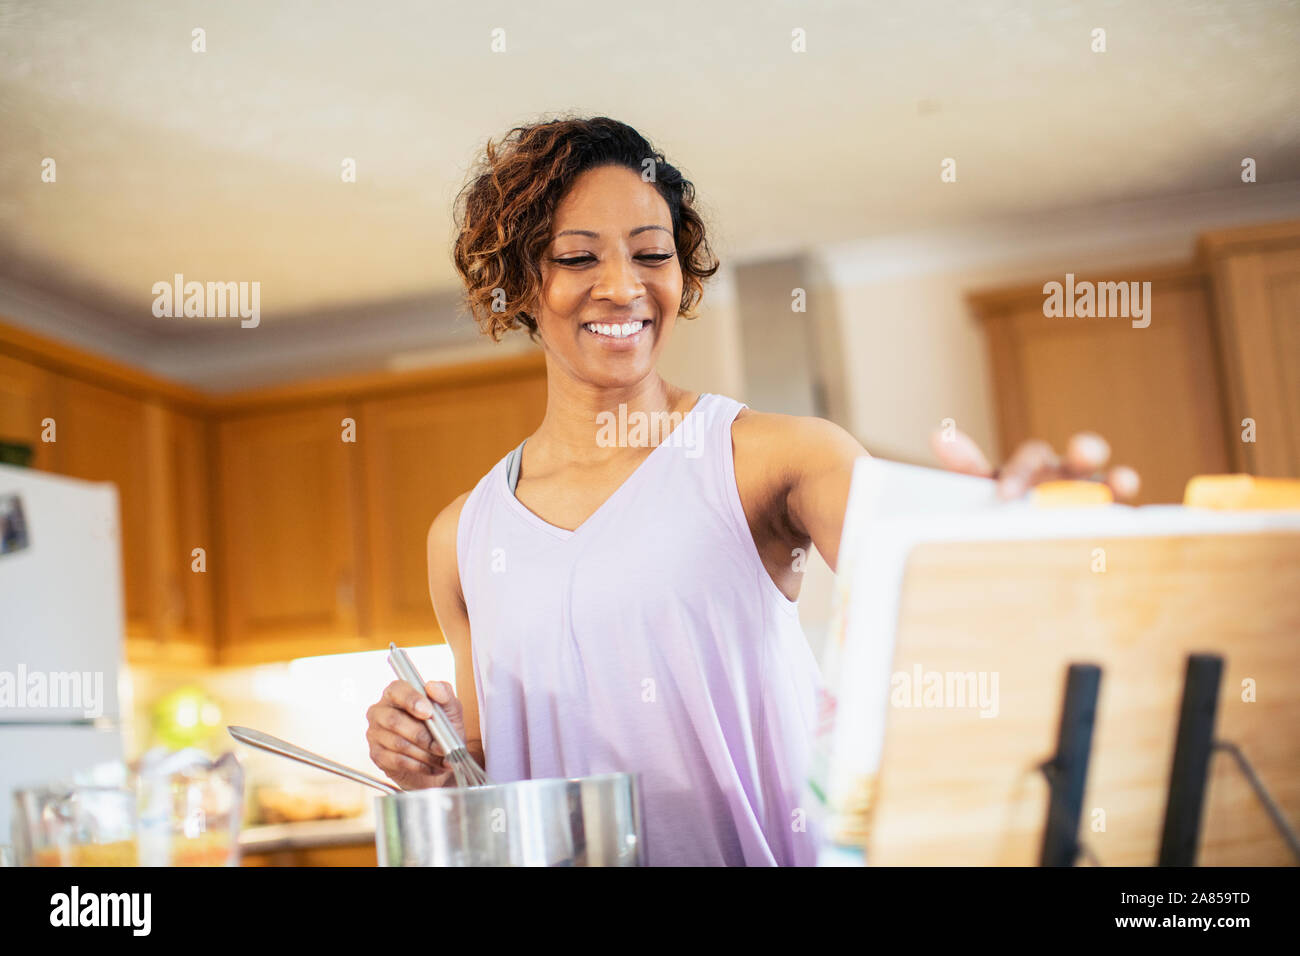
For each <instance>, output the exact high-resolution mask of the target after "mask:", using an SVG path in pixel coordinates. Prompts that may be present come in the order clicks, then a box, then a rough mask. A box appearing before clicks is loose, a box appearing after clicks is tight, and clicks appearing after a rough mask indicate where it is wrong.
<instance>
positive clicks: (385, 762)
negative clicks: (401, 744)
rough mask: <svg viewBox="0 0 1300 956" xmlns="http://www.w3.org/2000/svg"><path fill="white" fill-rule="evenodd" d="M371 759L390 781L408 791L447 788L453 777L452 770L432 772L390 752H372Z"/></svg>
mask: <svg viewBox="0 0 1300 956" xmlns="http://www.w3.org/2000/svg"><path fill="white" fill-rule="evenodd" d="M370 759H371V760H373V761H374V762H375V766H376V767H378V768H379V769H380V770H382V771H383V772H384V773H385V774H387V775H388V778H389V779H390V780H392V781H393V782H394V783H396V784H398V785H399V786H401V787H402V788H404V789H406V790H426V789H428V788H430V787H445V786H447V783H448V781H449V779H450V778H451V776H452V772H451V771H450V770H448V771H445V772H432V771H430V770H429V768H428V767H426V766H425V765H424V764H423V763H421V762H420V761H418V760H415V759H413V758H411V757H407V756H405V755H404V754H399V753H393V752H392V751H389V750H379V751H375V750H372V751H371V754H370Z"/></svg>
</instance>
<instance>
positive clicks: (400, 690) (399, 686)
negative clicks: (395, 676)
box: [384, 680, 433, 720]
mask: <svg viewBox="0 0 1300 956" xmlns="http://www.w3.org/2000/svg"><path fill="white" fill-rule="evenodd" d="M430 683H432V681H430ZM384 701H386V702H387V703H388V704H389V705H391V706H393V707H396V708H398V709H399V710H404V711H406V712H407V713H408V714H410V715H411V716H413V717H415V718H416V719H418V720H423V719H425V718H426V717H432V716H433V708H432V707H430V706H429V702H428V701H427V700H425V699H424V697H423V696H421V694H420V692H419V691H417V690H416V689H415V688H414V687H412V686H411V685H410V684H408V683H407V682H406V681H404V680H395V681H393V682H392V683H391V684H389V685H388V686H387V687H385V688H384Z"/></svg>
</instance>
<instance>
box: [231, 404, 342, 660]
mask: <svg viewBox="0 0 1300 956" xmlns="http://www.w3.org/2000/svg"><path fill="white" fill-rule="evenodd" d="M350 417H352V415H351V411H350V408H349V406H348V405H347V404H344V403H334V402H330V403H324V404H319V405H313V406H310V407H307V408H298V409H290V410H287V411H278V412H271V413H265V414H252V415H241V416H238V417H235V418H232V419H228V420H226V421H223V422H221V423H220V424H219V425H218V437H217V458H218V462H219V475H220V478H219V486H218V489H217V492H218V494H217V496H218V501H219V505H218V509H219V510H218V514H219V515H220V521H219V534H218V536H217V541H218V554H217V555H216V557H215V561H216V563H218V564H219V571H218V574H217V579H218V581H219V582H220V593H221V595H222V597H223V599H224V611H225V626H224V629H223V633H222V639H221V642H220V660H221V661H222V663H251V662H260V661H266V660H286V659H289V658H293V657H300V656H303V655H308V654H321V653H328V652H339V651H348V650H360V649H362V648H363V647H365V644H364V642H363V641H362V639H361V633H362V628H363V621H362V619H361V615H360V613H359V606H360V601H359V600H358V590H359V588H361V587H363V586H364V582H362V581H360V580H359V577H358V572H359V567H360V559H361V538H360V528H359V527H358V524H357V520H358V507H357V497H356V495H357V492H358V489H357V486H356V480H355V477H354V475H355V471H354V459H355V457H356V455H357V454H358V452H357V445H356V444H355V443H351V442H346V441H344V440H343V420H344V419H346V418H350Z"/></svg>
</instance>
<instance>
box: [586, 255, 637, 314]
mask: <svg viewBox="0 0 1300 956" xmlns="http://www.w3.org/2000/svg"><path fill="white" fill-rule="evenodd" d="M591 294H592V296H593V297H594V298H597V299H609V300H611V301H613V302H615V303H618V304H620V305H623V304H626V303H628V302H631V301H633V300H634V299H638V298H640V297H641V296H642V295H644V294H645V285H644V284H643V283H642V282H641V278H640V276H638V275H637V272H636V267H635V264H634V263H633V262H632V261H631V260H630V259H627V258H624V257H622V256H615V257H613V258H611V259H609V260H607V261H606V262H605V264H604V265H602V266H601V272H600V276H599V277H598V279H597V281H596V285H595V286H594V287H593V288H592V290H591Z"/></svg>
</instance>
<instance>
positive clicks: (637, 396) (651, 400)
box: [528, 370, 694, 464]
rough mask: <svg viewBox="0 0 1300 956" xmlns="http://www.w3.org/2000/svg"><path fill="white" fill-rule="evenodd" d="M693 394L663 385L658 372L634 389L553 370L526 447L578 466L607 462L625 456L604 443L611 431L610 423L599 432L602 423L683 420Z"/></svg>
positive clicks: (665, 383) (616, 448)
mask: <svg viewBox="0 0 1300 956" xmlns="http://www.w3.org/2000/svg"><path fill="white" fill-rule="evenodd" d="M692 395H693V393H691V392H688V391H687V390H686V389H683V388H678V387H677V386H676V385H671V384H669V383H668V382H665V381H664V380H663V379H662V378H661V377H660V376H659V373H658V372H655V373H653V374H651V375H648V376H646V378H644V379H643V380H642V381H640V382H638V383H637V384H636V385H632V386H627V387H621V388H601V387H599V386H595V385H591V384H589V383H587V382H579V381H576V380H574V379H572V378H569V377H567V376H564V375H562V374H560V375H557V374H555V373H554V370H552V373H551V374H549V375H548V376H547V387H546V415H545V416H544V417H543V419H542V424H541V425H539V426H538V428H537V431H536V432H534V433H533V436H532V437H531V438H530V439H529V440H528V445H530V446H533V447H532V451H533V452H534V453H541V455H542V456H543V457H545V458H551V457H552V456H554V457H555V458H556V459H560V460H563V461H567V462H574V463H582V464H599V463H600V462H604V461H610V460H612V459H615V458H618V457H621V456H622V455H623V454H625V453H626V451H627V449H626V448H622V447H620V446H619V445H618V444H617V443H614V444H611V443H610V442H609V441H608V440H607V438H608V435H609V434H610V430H609V427H608V424H606V425H605V428H604V429H602V423H609V422H610V421H611V419H610V416H613V418H612V421H613V422H615V423H617V422H619V421H620V420H622V421H630V422H636V421H637V420H638V418H639V417H640V416H646V417H645V419H642V420H648V421H655V420H656V419H654V418H653V417H651V416H654V415H663V414H664V413H669V414H671V413H674V412H676V413H679V414H682V415H685V414H686V413H687V412H688V411H690V406H691V405H692V404H693V401H694V399H693V398H692ZM620 406H622V408H621V409H620ZM602 413H607V414H604V415H602ZM616 430H617V429H616Z"/></svg>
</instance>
